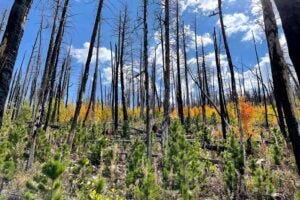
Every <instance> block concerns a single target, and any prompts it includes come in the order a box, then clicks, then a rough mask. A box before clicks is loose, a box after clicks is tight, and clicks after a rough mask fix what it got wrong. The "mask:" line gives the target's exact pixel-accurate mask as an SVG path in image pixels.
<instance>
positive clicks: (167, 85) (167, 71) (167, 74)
mask: <svg viewBox="0 0 300 200" xmlns="http://www.w3.org/2000/svg"><path fill="white" fill-rule="evenodd" d="M169 3H170V2H169V0H165V6H164V8H165V20H164V24H165V69H164V70H163V71H164V85H165V91H164V93H165V95H164V119H163V124H162V133H163V134H162V145H163V146H164V145H165V144H166V141H167V137H168V133H169V126H170V6H169Z"/></svg>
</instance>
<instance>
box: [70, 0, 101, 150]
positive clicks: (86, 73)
mask: <svg viewBox="0 0 300 200" xmlns="http://www.w3.org/2000/svg"><path fill="white" fill-rule="evenodd" d="M103 1H104V0H100V1H99V5H98V10H97V14H96V19H95V24H94V28H93V33H92V37H91V42H90V47H89V52H88V57H87V60H86V64H85V69H84V74H83V77H82V80H81V85H80V90H79V94H78V99H77V102H76V108H75V113H74V117H73V119H72V124H71V129H70V132H69V135H68V141H67V142H68V144H69V145H70V147H71V148H72V146H73V142H74V138H75V133H76V128H77V123H78V117H79V114H80V110H81V107H82V98H83V94H84V92H85V89H86V83H87V80H88V77H89V71H90V65H91V61H92V56H93V50H94V46H95V41H96V36H97V31H98V27H99V24H100V17H101V11H102V7H103Z"/></svg>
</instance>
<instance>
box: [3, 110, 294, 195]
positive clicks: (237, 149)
mask: <svg viewBox="0 0 300 200" xmlns="http://www.w3.org/2000/svg"><path fill="white" fill-rule="evenodd" d="M24 113H25V114H24ZM24 113H23V114H22V116H21V117H20V119H18V120H17V121H10V120H9V114H8V115H7V116H6V120H5V124H4V126H3V127H2V129H1V136H0V137H1V140H0V145H1V149H0V165H1V168H0V170H1V171H0V176H1V184H0V189H1V196H0V199H46V200H47V199H237V198H244V199H300V180H299V176H298V175H297V168H296V164H295V161H294V157H293V151H292V149H291V146H290V144H289V143H287V142H286V141H285V139H284V137H283V136H282V134H281V133H280V131H278V130H277V128H276V126H275V125H273V124H271V126H272V127H271V128H270V129H269V130H266V129H265V128H264V127H263V125H262V124H255V126H254V125H253V124H251V128H249V129H251V132H252V133H251V134H246V135H245V138H244V140H245V141H244V147H245V153H246V157H245V159H243V156H242V155H243V153H241V152H242V151H241V145H240V143H239V141H238V137H237V135H236V134H235V129H234V128H233V132H228V138H227V140H226V141H224V140H223V139H222V137H221V134H220V131H219V130H220V123H219V120H218V118H217V117H215V116H214V115H210V116H209V118H208V121H207V123H206V124H205V125H204V124H203V122H202V120H201V117H193V118H192V121H191V126H190V127H189V130H188V131H187V129H186V127H184V126H181V125H180V124H179V122H178V121H177V119H175V118H173V119H172V121H171V127H170V132H169V137H168V143H167V145H166V146H165V148H162V145H161V135H160V133H154V132H153V131H152V158H151V161H149V159H147V152H146V144H145V133H144V131H143V129H144V121H143V120H141V119H140V118H139V117H137V118H135V117H132V118H131V119H130V121H129V125H128V126H126V127H122V126H120V129H119V130H118V131H117V132H113V131H112V128H111V127H112V125H111V123H110V122H109V121H107V122H102V123H97V124H96V125H94V126H90V125H87V126H86V127H80V128H79V129H78V131H77V135H76V139H75V143H74V147H73V150H72V151H71V153H70V148H69V146H68V145H66V140H67V136H68V131H69V127H70V126H69V123H68V122H64V123H60V124H56V125H55V126H54V125H52V126H50V128H49V129H48V130H47V131H46V132H45V131H39V133H38V140H37V146H36V152H35V162H34V165H33V167H32V168H31V169H30V170H26V163H27V158H28V147H29V144H30V137H29V133H30V129H31V123H28V122H30V120H31V117H30V115H29V114H28V113H27V114H26V112H24ZM161 117H162V116H161V115H160V114H158V115H157V118H156V121H155V123H156V125H157V126H158V127H159V126H160V123H161ZM233 123H235V122H233ZM243 161H244V162H243ZM243 163H244V164H243Z"/></svg>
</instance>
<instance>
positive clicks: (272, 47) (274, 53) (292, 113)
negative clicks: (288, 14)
mask: <svg viewBox="0 0 300 200" xmlns="http://www.w3.org/2000/svg"><path fill="white" fill-rule="evenodd" d="M261 3H262V6H263V16H264V23H265V33H266V38H267V43H268V47H269V56H270V61H271V69H272V77H273V85H274V94H275V100H276V101H278V102H279V104H281V106H282V109H283V112H284V115H285V122H286V124H287V128H288V132H289V137H290V139H291V142H292V145H293V150H294V154H295V159H296V164H297V166H298V173H299V174H300V130H299V124H298V120H297V114H296V106H295V102H294V99H293V93H292V88H291V83H290V80H289V76H288V70H287V64H286V62H285V60H284V57H283V51H282V49H281V46H280V43H279V38H278V28H277V24H276V19H275V14H274V12H273V8H272V3H271V1H270V0H261ZM279 109H281V108H279Z"/></svg>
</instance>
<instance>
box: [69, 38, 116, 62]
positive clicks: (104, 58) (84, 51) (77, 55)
mask: <svg viewBox="0 0 300 200" xmlns="http://www.w3.org/2000/svg"><path fill="white" fill-rule="evenodd" d="M89 48H90V43H89V42H85V43H84V44H83V47H82V48H75V47H74V46H71V55H72V57H73V58H74V59H75V60H76V62H77V63H80V64H85V63H86V60H87V56H88V52H89ZM96 54H97V49H96V48H94V50H93V57H92V63H95V62H96ZM110 59H111V51H110V50H109V49H107V48H106V47H100V48H99V61H100V63H105V62H108V61H110Z"/></svg>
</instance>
